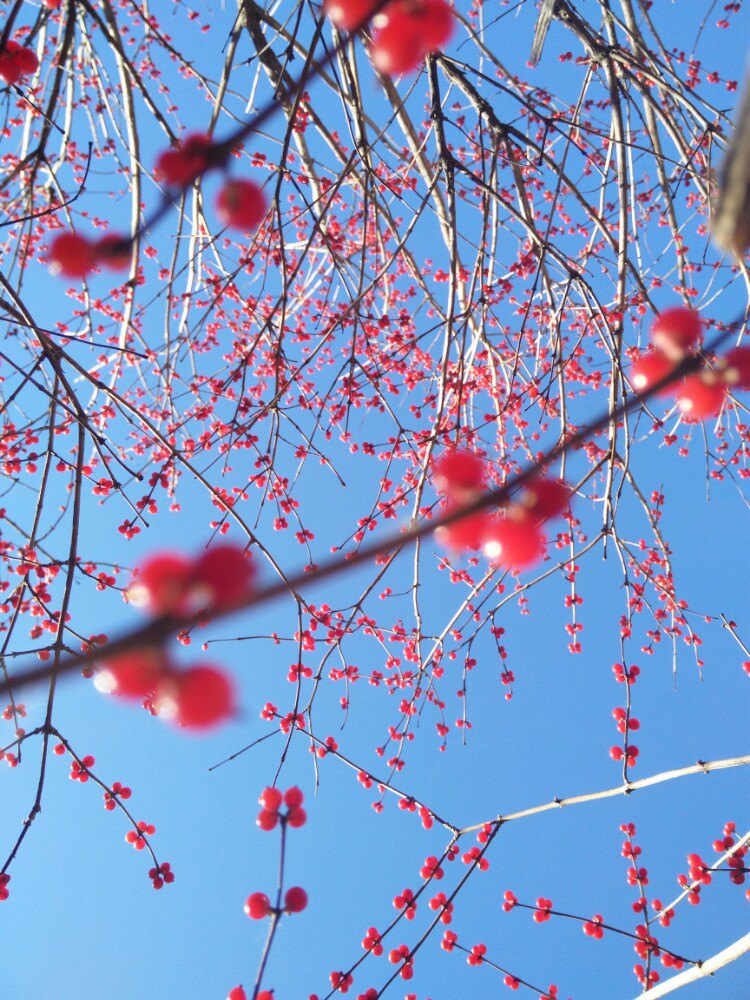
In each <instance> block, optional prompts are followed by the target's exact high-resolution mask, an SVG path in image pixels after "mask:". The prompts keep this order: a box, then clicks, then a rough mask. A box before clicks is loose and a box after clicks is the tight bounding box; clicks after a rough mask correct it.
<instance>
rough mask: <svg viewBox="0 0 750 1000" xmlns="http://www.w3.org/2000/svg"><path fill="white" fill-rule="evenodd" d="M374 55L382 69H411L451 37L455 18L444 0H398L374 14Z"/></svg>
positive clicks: (389, 72)
mask: <svg viewBox="0 0 750 1000" xmlns="http://www.w3.org/2000/svg"><path fill="white" fill-rule="evenodd" d="M374 26H375V29H376V30H375V32H374V35H373V44H372V58H373V62H374V63H375V66H376V68H377V69H378V70H379V71H380V72H381V73H386V74H390V75H394V74H398V73H408V72H409V71H410V70H413V69H416V68H417V66H418V65H419V64H420V63H421V62H422V60H423V59H424V57H425V56H426V55H427V54H428V53H430V52H437V51H438V50H439V49H441V48H442V47H443V46H444V45H445V44H446V43H447V42H448V41H449V39H450V37H451V35H452V33H453V27H454V21H453V12H452V10H451V8H450V5H449V4H447V3H446V2H445V0H396V2H394V3H391V4H389V5H388V6H387V7H386V8H385V10H383V11H382V12H381V13H379V14H377V15H376V16H375V18H374Z"/></svg>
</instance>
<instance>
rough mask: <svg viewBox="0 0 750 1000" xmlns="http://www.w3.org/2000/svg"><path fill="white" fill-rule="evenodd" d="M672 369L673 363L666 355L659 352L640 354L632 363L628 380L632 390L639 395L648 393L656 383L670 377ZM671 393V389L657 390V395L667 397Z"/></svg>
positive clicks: (667, 387) (666, 387)
mask: <svg viewBox="0 0 750 1000" xmlns="http://www.w3.org/2000/svg"><path fill="white" fill-rule="evenodd" d="M674 369H675V363H674V361H670V359H669V358H668V357H667V356H666V354H663V353H662V352H661V351H649V352H648V354H642V355H641V356H640V358H638V359H637V360H636V361H634V362H633V365H632V367H631V369H630V372H629V373H628V378H629V379H630V384H631V385H632V386H633V389H634V390H635V391H636V392H637V393H638V394H640V393H644V392H648V391H649V390H650V389H651V388H653V386H655V385H656V383H657V382H661V380H662V379H665V378H667V376H668V375H671V373H672V372H673V371H674ZM671 392H672V387H671V386H665V387H664V388H663V389H660V390H659V392H658V393H657V395H659V396H664V395H669V394H670V393H671Z"/></svg>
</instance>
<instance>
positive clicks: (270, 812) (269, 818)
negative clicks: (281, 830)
mask: <svg viewBox="0 0 750 1000" xmlns="http://www.w3.org/2000/svg"><path fill="white" fill-rule="evenodd" d="M255 822H256V823H257V824H258V826H259V827H260V828H261V830H265V831H266V832H268V831H269V830H273V829H274V827H275V826H276V824H277V823H278V822H279V814H278V813H277V812H276V810H275V809H261V811H260V812H259V813H258V818H257V819H256V821H255Z"/></svg>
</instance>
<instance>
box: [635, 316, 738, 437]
mask: <svg viewBox="0 0 750 1000" xmlns="http://www.w3.org/2000/svg"><path fill="white" fill-rule="evenodd" d="M702 333H703V324H702V322H701V318H700V316H699V315H698V313H697V312H695V311H694V310H692V309H686V308H684V307H683V306H675V307H674V308H673V309H666V310H665V311H664V312H663V313H661V314H660V315H659V316H658V317H657V319H656V320H655V321H654V323H653V325H652V327H651V343H652V347H651V350H649V351H648V352H647V353H646V354H643V355H641V356H640V357H639V358H637V359H636V361H635V362H634V363H633V366H632V368H631V369H630V375H629V377H630V384H631V385H632V386H633V388H634V389H635V391H636V392H637V393H639V394H641V393H644V392H648V391H649V390H651V389H652V388H653V387H654V386H655V385H657V384H658V383H659V382H661V381H663V380H664V379H665V378H668V377H669V376H670V375H671V374H672V373H673V372H674V371H675V369H676V368H677V366H678V365H679V364H680V363H681V362H682V361H683V360H684V359H685V358H686V357H687V356H688V355H689V354H690V353H692V352H695V351H697V350H698V349H699V346H700V342H701V337H702ZM730 389H750V347H735V348H733V349H732V350H730V351H728V352H727V354H725V355H724V356H723V357H721V358H715V359H712V360H710V361H709V360H708V359H707V360H706V362H705V364H704V365H703V367H702V368H701V369H700V371H697V372H694V373H693V374H691V375H688V376H687V377H686V378H683V379H681V380H680V381H679V382H677V383H674V384H673V383H670V384H668V385H667V386H665V387H664V389H662V390H660V391H659V393H658V395H665V396H669V395H674V396H675V399H676V401H677V406H678V407H679V409H680V410H681V411H682V413H683V415H684V416H685V419H686V420H688V421H691V422H696V421H699V420H704V419H706V418H707V417H715V416H716V415H717V414H718V413H719V411H720V410H721V408H722V406H723V405H724V399H725V397H726V394H727V392H728V391H729V390H730Z"/></svg>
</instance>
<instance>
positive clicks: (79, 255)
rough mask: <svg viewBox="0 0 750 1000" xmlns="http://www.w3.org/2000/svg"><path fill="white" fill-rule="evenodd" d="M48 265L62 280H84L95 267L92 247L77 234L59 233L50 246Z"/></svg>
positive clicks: (94, 253)
mask: <svg viewBox="0 0 750 1000" xmlns="http://www.w3.org/2000/svg"><path fill="white" fill-rule="evenodd" d="M49 265H50V271H52V273H53V274H60V275H62V276H63V278H85V277H86V275H87V274H88V273H89V272H90V271H92V270H93V268H94V266H95V265H96V252H95V250H94V246H93V244H92V243H90V242H89V240H87V239H86V238H85V237H84V236H79V235H78V234H77V233H60V235H59V236H56V237H55V238H54V240H53V241H52V243H51V244H50V248H49Z"/></svg>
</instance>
